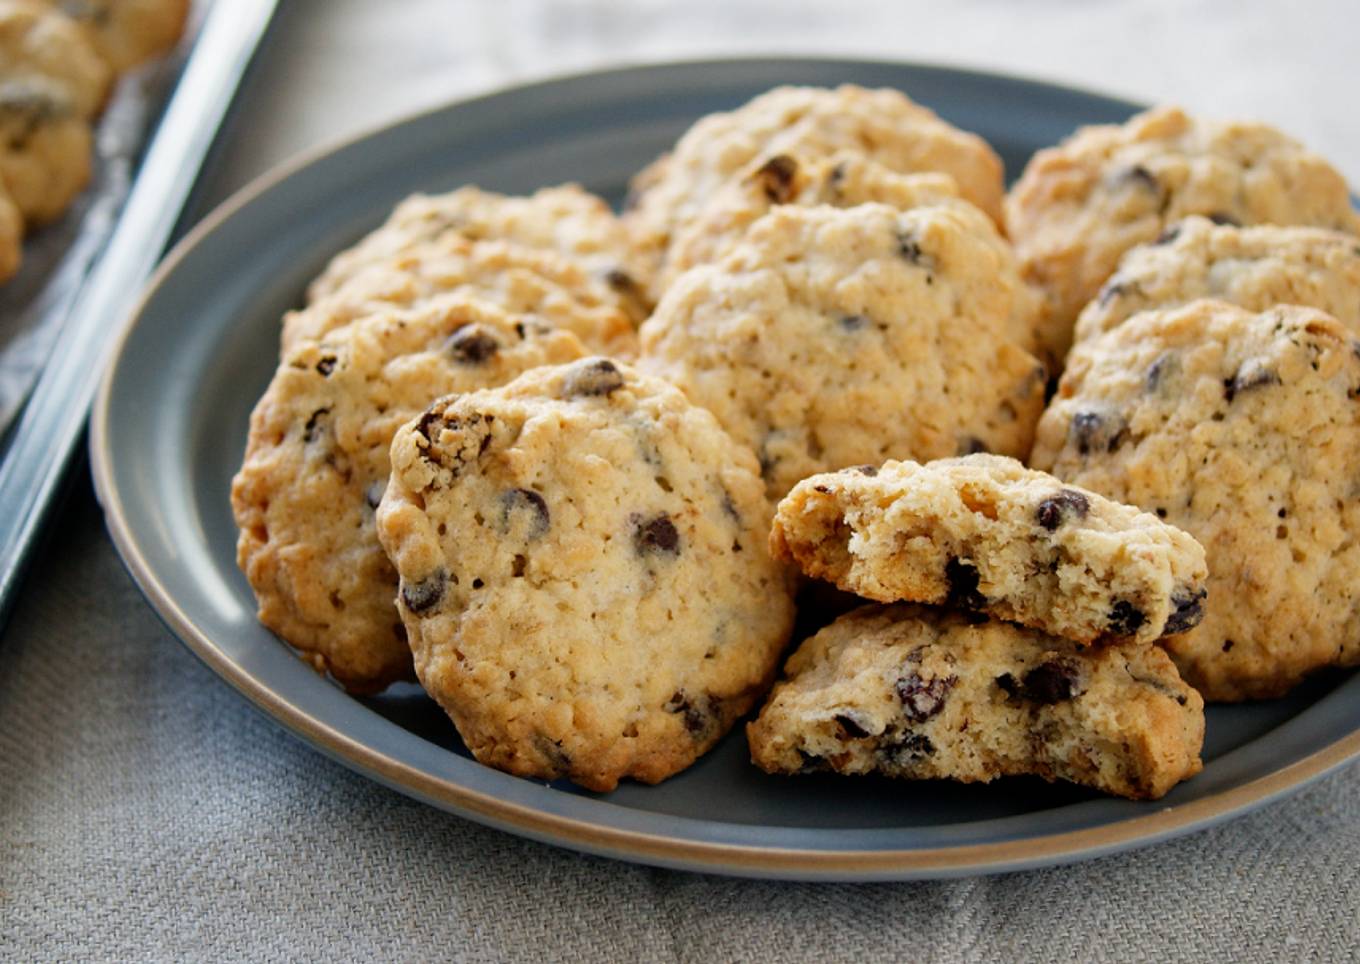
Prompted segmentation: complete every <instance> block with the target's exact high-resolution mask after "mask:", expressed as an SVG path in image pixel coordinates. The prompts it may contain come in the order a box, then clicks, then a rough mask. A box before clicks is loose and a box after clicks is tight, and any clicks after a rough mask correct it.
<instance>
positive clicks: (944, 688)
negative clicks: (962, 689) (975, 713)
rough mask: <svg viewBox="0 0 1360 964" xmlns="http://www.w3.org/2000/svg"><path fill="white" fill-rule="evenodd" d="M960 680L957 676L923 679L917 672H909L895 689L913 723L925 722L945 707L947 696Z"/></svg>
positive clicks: (904, 713)
mask: <svg viewBox="0 0 1360 964" xmlns="http://www.w3.org/2000/svg"><path fill="white" fill-rule="evenodd" d="M958 681H959V678H958V677H957V676H936V677H934V678H932V679H923V678H922V677H921V676H920V675H919V674H917V673H907V674H906V675H905V676H902V677H900V678H899V679H898V680H897V682H896V683H894V684H893V689H894V690H895V691H896V693H897V698H898V699H899V700H901V701H902V713H903V715H904V716H906V718H907V719H909V720H911V722H913V723H924V722H925V721H926V720H928V719H930V718H931V717H932V716H934V715H935V714H936V713H938V712H940V710H942V709H944V701H945V697H947V696H948V695H949V691H950V690H951V689H952V688H953V687H954V684H955V683H957V682H958Z"/></svg>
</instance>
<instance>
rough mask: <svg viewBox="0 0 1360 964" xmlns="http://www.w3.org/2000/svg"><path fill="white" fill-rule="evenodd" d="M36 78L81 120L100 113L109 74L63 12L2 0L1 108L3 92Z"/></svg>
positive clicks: (30, 0) (24, 1)
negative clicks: (52, 89)
mask: <svg viewBox="0 0 1360 964" xmlns="http://www.w3.org/2000/svg"><path fill="white" fill-rule="evenodd" d="M35 80H40V81H42V82H44V83H46V84H50V85H52V87H53V88H55V89H56V90H57V91H59V92H60V95H61V99H62V100H63V101H64V102H66V103H67V104H68V105H69V109H70V110H71V112H72V113H74V114H75V115H76V116H77V117H79V118H81V119H82V120H89V119H91V118H92V117H94V116H95V115H96V114H98V113H99V111H100V108H102V107H103V106H104V101H105V99H106V98H107V97H108V93H109V84H110V83H111V81H112V80H113V73H112V71H111V70H110V69H109V66H108V64H106V63H105V62H104V61H103V59H102V58H101V57H100V56H99V54H98V53H97V52H96V50H95V48H94V47H93V46H91V44H90V42H89V41H88V40H87V38H86V36H85V35H84V33H83V32H82V31H81V29H80V27H79V26H78V25H77V24H76V23H74V22H73V21H72V20H71V18H70V17H69V16H67V15H66V14H65V12H64V11H59V10H54V9H51V8H50V7H49V5H48V4H45V3H39V2H35V0H0V110H12V109H14V108H12V107H9V106H8V104H7V103H6V98H5V97H4V94H3V90H4V88H7V87H9V86H11V85H18V86H24V85H26V84H28V83H30V82H32V81H35Z"/></svg>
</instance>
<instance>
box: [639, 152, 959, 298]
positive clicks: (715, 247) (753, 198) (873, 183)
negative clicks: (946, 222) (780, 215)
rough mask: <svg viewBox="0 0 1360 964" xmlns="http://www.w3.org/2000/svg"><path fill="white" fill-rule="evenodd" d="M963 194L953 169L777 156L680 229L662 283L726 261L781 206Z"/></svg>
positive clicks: (902, 205)
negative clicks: (909, 170) (910, 169)
mask: <svg viewBox="0 0 1360 964" xmlns="http://www.w3.org/2000/svg"><path fill="white" fill-rule="evenodd" d="M958 196H959V190H958V188H957V187H956V186H955V185H954V180H953V178H951V177H950V176H949V175H948V174H898V173H896V172H895V171H891V170H889V169H888V168H886V167H884V166H883V165H881V164H878V163H875V162H874V161H871V160H869V159H868V158H867V157H865V156H864V155H862V154H859V153H857V152H854V151H840V152H837V153H836V154H834V155H832V156H830V157H826V158H819V159H815V160H811V161H802V160H799V159H798V158H796V157H793V156H792V155H789V154H776V155H775V156H774V157H771V158H769V159H768V160H767V161H765V163H763V164H761V165H760V166H759V167H757V168H756V169H755V170H754V171H751V172H750V173H749V174H747V175H746V176H745V177H741V178H737V179H735V180H733V181H731V182H729V183H728V184H726V185H724V186H723V187H722V188H721V189H720V190H719V191H718V193H717V194H716V195H714V197H713V198H712V199H711V200H710V201H708V202H707V203H706V204H705V205H704V208H703V210H702V212H701V213H700V214H699V216H698V217H696V218H695V219H694V220H692V221H690V222H688V223H686V224H684V225H682V226H681V227H680V228H679V229H678V230H677V231H676V232H675V236H674V238H673V239H672V241H671V245H670V249H669V251H668V252H667V255H666V270H665V275H664V278H663V282H662V288H663V290H664V289H665V288H668V287H670V285H671V283H672V282H674V281H675V279H676V278H677V277H679V276H680V275H681V274H683V273H684V272H685V271H688V270H689V269H690V268H694V267H697V266H699V265H704V264H713V263H714V262H716V261H719V260H721V259H722V257H723V255H725V254H726V253H727V252H728V251H730V250H731V249H732V248H733V247H735V246H736V245H737V244H739V243H740V242H741V240H742V239H743V238H744V237H745V236H746V231H747V230H748V229H749V228H750V227H751V225H752V224H754V223H755V222H756V221H758V220H759V219H760V218H761V217H763V216H764V215H766V214H768V213H769V212H770V210H771V209H773V208H774V207H776V206H777V205H781V204H798V205H803V206H805V207H810V206H813V205H817V204H829V205H831V206H832V207H838V208H848V207H854V206H856V205H859V204H870V203H877V204H887V205H890V206H891V207H895V208H897V209H898V210H901V211H905V210H907V209H909V208H914V207H919V206H921V205H925V204H936V203H939V202H940V201H942V200H946V199H951V198H957V197H958Z"/></svg>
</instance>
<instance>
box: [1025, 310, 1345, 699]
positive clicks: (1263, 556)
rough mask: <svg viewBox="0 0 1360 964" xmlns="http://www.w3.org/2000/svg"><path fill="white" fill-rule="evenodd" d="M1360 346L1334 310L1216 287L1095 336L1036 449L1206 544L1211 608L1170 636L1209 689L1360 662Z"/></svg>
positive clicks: (1248, 693) (1264, 686)
mask: <svg viewBox="0 0 1360 964" xmlns="http://www.w3.org/2000/svg"><path fill="white" fill-rule="evenodd" d="M1358 351H1360V346H1357V343H1356V341H1355V335H1354V334H1353V333H1352V332H1351V331H1349V330H1347V329H1346V328H1345V327H1344V326H1343V325H1342V324H1340V323H1339V322H1338V321H1336V320H1335V319H1334V318H1332V317H1330V316H1328V315H1325V314H1323V313H1322V312H1320V311H1316V310H1313V309H1309V308H1299V307H1291V306H1281V307H1277V308H1273V309H1271V310H1269V311H1266V312H1262V313H1260V314H1253V313H1251V312H1248V311H1245V310H1243V309H1241V308H1238V307H1235V306H1233V305H1229V304H1226V303H1223V302H1216V301H1196V302H1192V303H1191V304H1189V305H1186V306H1184V307H1181V308H1176V309H1170V310H1164V311H1146V312H1143V313H1142V314H1139V315H1135V316H1134V317H1132V318H1130V319H1129V320H1128V321H1126V322H1124V323H1123V324H1122V325H1120V326H1119V327H1117V328H1114V329H1112V330H1111V331H1108V332H1106V333H1104V334H1103V335H1101V336H1099V337H1097V338H1093V339H1091V340H1090V341H1084V342H1081V343H1079V344H1078V345H1077V346H1076V348H1074V349H1073V351H1072V354H1071V356H1070V358H1069V360H1068V367H1067V372H1066V374H1065V375H1064V376H1063V379H1062V382H1061V383H1060V385H1059V388H1058V394H1057V396H1056V397H1055V398H1054V399H1053V401H1052V403H1051V404H1050V406H1049V408H1048V410H1047V411H1046V412H1045V413H1044V417H1043V419H1042V420H1041V421H1040V423H1039V431H1038V437H1037V439H1036V441H1035V445H1034V452H1033V455H1032V458H1031V464H1032V465H1034V466H1035V467H1036V468H1040V469H1044V470H1047V471H1050V472H1052V473H1053V474H1054V475H1056V476H1058V477H1059V478H1061V479H1064V480H1065V481H1067V482H1070V483H1073V484H1075V485H1080V486H1083V487H1085V488H1088V489H1092V490H1094V491H1096V492H1099V493H1101V494H1102V495H1105V496H1107V497H1109V498H1112V499H1117V500H1119V501H1121V502H1128V503H1131V504H1133V505H1137V506H1139V507H1141V508H1143V509H1145V510H1147V511H1149V512H1155V514H1156V515H1157V516H1158V517H1159V518H1162V519H1165V520H1166V521H1168V522H1170V523H1172V524H1173V525H1176V526H1179V527H1180V528H1182V529H1184V530H1186V531H1187V532H1189V533H1190V534H1191V535H1193V536H1194V537H1195V538H1196V539H1198V540H1199V541H1200V543H1202V544H1203V546H1204V549H1205V552H1206V554H1207V556H1208V563H1209V598H1208V601H1207V603H1206V608H1205V616H1204V621H1203V622H1201V623H1200V625H1199V626H1197V627H1196V628H1194V629H1192V630H1191V631H1190V632H1188V633H1186V634H1184V635H1182V636H1176V637H1171V638H1169V639H1167V640H1165V641H1164V645H1165V646H1166V647H1167V649H1168V650H1169V651H1170V653H1171V655H1172V657H1173V658H1174V659H1175V660H1176V663H1177V665H1178V666H1179V667H1180V669H1181V673H1182V675H1184V676H1185V678H1186V679H1187V681H1188V682H1190V683H1191V684H1192V685H1193V686H1195V688H1196V689H1198V690H1199V691H1200V692H1201V693H1203V694H1204V696H1205V698H1206V699H1208V700H1241V699H1259V698H1268V697H1274V696H1279V695H1281V694H1283V693H1285V692H1286V691H1288V690H1289V689H1290V688H1291V687H1293V686H1294V685H1295V684H1297V683H1298V682H1299V681H1300V680H1301V679H1303V677H1304V676H1305V675H1307V674H1308V673H1310V672H1312V671H1313V670H1316V669H1320V668H1322V667H1325V666H1334V665H1336V666H1349V665H1354V664H1356V663H1360V590H1357V588H1356V573H1357V572H1360V539H1357V538H1356V535H1357V533H1360V501H1357V500H1356V498H1355V494H1354V486H1355V481H1354V480H1355V479H1357V478H1360V405H1358V404H1357V401H1356V399H1357V396H1358V395H1360V354H1358Z"/></svg>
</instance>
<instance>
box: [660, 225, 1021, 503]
mask: <svg viewBox="0 0 1360 964" xmlns="http://www.w3.org/2000/svg"><path fill="white" fill-rule="evenodd" d="M1028 306H1032V301H1030V295H1029V293H1028V292H1027V291H1026V290H1025V289H1024V285H1023V284H1022V283H1021V282H1020V279H1019V276H1018V274H1017V272H1016V270H1015V266H1014V261H1013V259H1012V258H1011V255H1010V251H1009V249H1008V248H1007V246H1006V244H1005V242H1004V241H1002V240H1001V239H1000V237H999V236H998V235H997V234H996V231H995V230H994V228H993V227H992V226H991V224H990V222H989V221H988V220H987V218H986V216H985V215H983V214H982V212H980V211H978V210H977V209H976V208H975V207H973V206H972V205H969V204H966V203H964V202H960V201H942V202H940V203H939V204H933V205H929V206H923V207H916V208H912V209H911V210H908V211H898V210H896V209H894V208H891V207H888V206H887V205H883V204H864V205H860V206H858V207H854V208H847V209H844V210H838V209H836V208H831V207H825V206H822V207H798V206H793V205H782V206H779V207H776V208H775V209H774V210H773V211H771V212H770V213H769V214H767V215H766V216H765V217H763V218H761V219H760V220H759V221H757V222H756V223H755V224H753V225H752V226H751V228H750V230H749V231H748V232H747V234H746V237H745V240H744V241H743V242H742V243H741V244H740V245H739V246H737V247H736V248H734V249H733V250H732V252H731V253H730V254H729V255H728V256H727V257H725V258H724V259H723V260H722V262H721V263H719V264H717V265H713V266H709V267H700V268H695V269H693V270H692V271H689V272H687V273H686V274H685V275H683V276H682V277H681V278H680V280H679V281H677V282H676V283H675V284H674V285H673V286H672V287H671V288H670V289H669V290H668V291H667V293H666V296H665V297H664V298H663V299H662V302H661V304H659V305H658V306H657V309H656V313H655V314H653V316H652V317H651V318H650V319H649V320H648V321H647V322H646V323H645V324H644V325H643V326H642V330H641V336H642V358H641V361H640V362H639V364H640V365H641V366H642V367H643V368H645V369H646V370H648V371H650V372H652V373H654V374H657V375H661V376H662V377H664V378H667V379H669V380H671V381H672V382H674V383H675V384H677V385H679V386H680V387H681V388H682V389H683V390H684V391H685V393H686V394H687V395H688V396H689V398H690V399H691V400H692V401H693V402H695V403H696V404H699V405H703V406H704V407H706V408H708V409H709V410H710V411H712V412H713V414H714V415H716V416H717V417H718V421H719V422H721V423H722V425H723V427H724V428H726V429H727V430H728V431H729V432H730V433H731V434H732V436H733V438H735V439H736V440H737V441H738V442H741V443H743V444H745V445H748V446H750V447H751V448H753V449H754V450H755V451H756V452H757V454H758V456H759V459H760V463H761V472H762V475H763V477H764V479H765V483H766V491H767V493H768V494H769V497H770V498H771V499H772V500H778V499H779V498H781V497H782V496H783V495H784V494H785V493H787V492H788V490H789V489H790V488H792V487H793V485H794V483H796V482H798V481H799V480H800V479H804V478H806V477H807V476H809V475H812V474H814V473H816V472H823V471H827V470H829V469H837V468H841V467H843V466H846V465H855V464H859V463H865V462H871V463H874V464H877V463H879V462H882V461H884V460H885V459H887V458H913V459H918V460H923V461H924V460H927V459H932V458H940V457H944V456H951V455H956V454H960V453H966V452H973V451H991V452H999V453H1002V454H1007V455H1023V454H1024V453H1025V452H1026V451H1027V449H1028V447H1029V444H1030V440H1031V439H1032V437H1033V428H1034V423H1035V421H1036V419H1037V418H1038V415H1039V411H1040V410H1041V408H1042V407H1043V394H1044V382H1045V373H1044V369H1043V366H1042V365H1040V364H1039V362H1038V361H1037V359H1035V358H1034V357H1033V356H1032V355H1030V353H1029V352H1028V351H1026V350H1025V349H1024V347H1023V346H1022V345H1021V344H1020V343H1019V342H1018V335H1017V332H1018V331H1020V330H1022V329H1023V330H1028V329H1027V327H1026V326H1025V324H1024V322H1022V321H1020V320H1018V319H1020V318H1021V316H1022V315H1023V313H1024V311H1025V310H1026V308H1027V307H1028Z"/></svg>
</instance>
